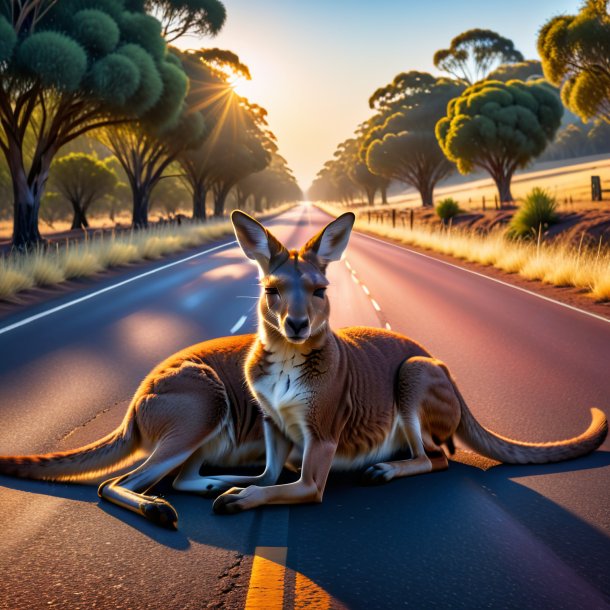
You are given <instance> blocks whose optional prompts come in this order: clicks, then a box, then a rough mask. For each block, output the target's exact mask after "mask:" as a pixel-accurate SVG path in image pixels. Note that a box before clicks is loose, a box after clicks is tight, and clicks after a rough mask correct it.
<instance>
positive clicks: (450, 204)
mask: <svg viewBox="0 0 610 610" xmlns="http://www.w3.org/2000/svg"><path fill="white" fill-rule="evenodd" d="M461 211H462V210H461V209H460V205H459V204H458V202H457V201H456V200H455V199H452V198H451V197H448V198H447V199H443V200H441V201H439V202H438V204H437V205H436V214H437V216H438V217H439V218H440V219H441V220H442V221H443V223H445V222H447V221H448V220H449V219H451V218H453V217H454V216H457V215H458V214H459V213H460V212H461Z"/></svg>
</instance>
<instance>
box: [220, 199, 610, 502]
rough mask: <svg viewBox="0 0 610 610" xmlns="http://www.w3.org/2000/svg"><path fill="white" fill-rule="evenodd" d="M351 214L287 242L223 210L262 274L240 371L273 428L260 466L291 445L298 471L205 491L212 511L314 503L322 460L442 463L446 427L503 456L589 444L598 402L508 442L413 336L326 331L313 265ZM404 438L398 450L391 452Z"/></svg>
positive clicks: (386, 471) (388, 474)
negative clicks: (477, 414) (546, 437)
mask: <svg viewBox="0 0 610 610" xmlns="http://www.w3.org/2000/svg"><path fill="white" fill-rule="evenodd" d="M354 219H355V217H354V215H353V214H351V213H347V214H343V215H342V216H340V217H339V218H337V219H336V220H334V221H333V222H331V223H330V224H329V225H327V226H326V227H325V228H324V229H323V230H322V231H320V232H319V233H318V234H317V235H316V236H315V237H313V238H312V239H311V240H310V241H309V242H307V243H306V244H305V246H304V247H303V248H301V249H300V250H287V249H286V248H285V247H284V246H283V245H282V244H281V243H280V242H279V241H278V240H277V239H276V238H275V237H274V236H273V235H272V234H271V233H270V232H269V231H268V230H267V229H265V228H264V227H263V226H262V225H260V224H259V223H258V222H257V221H256V220H254V219H253V218H251V217H250V216H248V215H247V214H244V213H243V212H239V211H235V212H233V214H232V221H233V225H234V228H235V233H236V235H237V240H238V242H239V244H240V246H241V248H242V250H243V251H244V253H245V255H246V256H247V257H248V258H250V259H251V260H253V261H254V262H255V263H256V264H257V265H258V267H259V270H260V275H261V278H262V279H261V284H262V294H261V297H260V300H259V306H258V316H259V325H258V334H257V336H256V339H255V340H254V341H253V342H252V345H251V346H250V348H249V353H248V356H247V358H246V360H245V375H246V379H247V383H248V386H249V388H250V391H251V392H252V394H253V396H254V397H255V398H256V400H257V401H258V403H259V405H260V407H261V408H262V410H263V412H264V416H265V420H266V421H267V427H266V428H265V434H266V435H268V434H272V435H273V438H274V440H273V441H270V440H267V443H266V445H267V447H268V448H269V449H271V450H274V451H275V452H276V453H275V455H270V454H268V455H267V464H268V466H267V468H268V469H271V468H272V467H271V465H272V464H275V465H276V470H277V468H279V467H280V465H281V464H283V463H284V462H285V460H286V458H287V457H288V455H289V452H290V451H291V450H293V451H294V450H296V452H297V455H298V456H299V459H300V460H301V474H300V478H299V479H298V480H297V481H296V482H293V483H288V484H283V485H271V486H268V487H262V486H259V485H251V486H249V487H247V488H245V489H242V488H240V487H239V486H236V487H234V488H232V489H229V490H227V491H226V492H225V493H223V494H222V495H220V496H218V498H217V499H216V500H215V502H214V505H213V506H214V511H215V512H216V513H220V514H230V513H238V512H240V511H243V510H247V509H251V508H254V507H256V506H261V505H265V504H290V503H301V502H321V501H322V496H323V493H324V488H325V485H326V480H327V477H328V474H329V471H330V469H331V467H335V468H344V469H345V468H346V469H361V468H364V472H363V479H364V482H365V483H369V484H379V483H386V482H388V481H390V480H392V479H395V478H399V477H407V476H412V475H417V474H422V473H427V472H435V471H439V470H444V469H446V468H447V467H448V461H447V457H446V454H445V452H444V450H443V447H446V448H447V449H448V450H449V452H452V451H453V446H454V443H453V437H454V435H455V436H457V437H458V438H459V439H460V440H462V441H463V442H464V443H466V444H467V445H469V446H470V447H471V448H472V449H474V450H475V451H476V452H478V453H480V454H482V455H484V456H487V457H490V458H493V459H495V460H499V461H501V462H506V463H511V464H525V463H546V462H557V461H561V460H567V459H571V458H575V457H578V456H582V455H585V454H586V453H589V452H591V451H593V450H595V449H596V448H597V447H599V446H600V445H601V443H602V442H603V441H604V439H605V437H606V434H607V431H608V423H607V421H606V417H605V416H604V414H603V413H602V412H601V411H600V410H599V409H591V413H592V423H591V425H590V426H589V428H588V429H587V430H586V432H584V433H583V434H581V435H580V436H577V437H575V438H572V439H569V440H564V441H558V442H551V443H529V442H520V441H516V440H511V439H509V438H505V437H503V436H500V435H498V434H495V433H494V432H491V431H490V430H487V429H486V428H484V427H483V426H481V425H480V424H479V423H478V422H477V420H476V419H475V418H474V416H473V415H472V413H471V412H470V410H469V409H468V407H467V405H466V402H465V401H464V399H463V397H462V395H461V394H460V392H459V390H458V388H457V386H456V384H455V382H454V380H453V379H452V377H451V375H450V373H449V369H448V368H447V366H446V365H445V364H443V363H442V362H440V361H439V360H436V359H435V358H433V357H431V355H430V354H429V353H428V352H427V351H426V350H425V349H424V348H423V347H421V346H420V345H418V344H417V343H416V342H414V341H412V340H410V339H408V338H407V337H405V336H403V335H400V334H398V333H395V332H391V331H386V330H381V329H378V328H365V327H355V328H344V329H342V330H339V331H337V332H333V331H332V330H331V329H330V327H329V323H328V318H329V302H328V298H327V296H326V287H327V286H328V284H329V282H328V280H327V278H326V275H325V272H326V268H327V265H328V264H329V263H331V262H333V261H337V260H339V259H340V258H341V256H342V253H343V251H344V250H345V248H346V246H347V243H348V240H349V236H350V233H351V230H352V226H353V223H354ZM277 439H284V441H286V440H287V441H288V442H282V441H281V440H277ZM293 448H294V449H293ZM405 448H406V449H408V450H409V452H410V459H400V460H392V459H391V458H392V456H393V455H394V454H396V452H397V450H399V449H405Z"/></svg>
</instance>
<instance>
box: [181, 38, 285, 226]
mask: <svg viewBox="0 0 610 610" xmlns="http://www.w3.org/2000/svg"><path fill="white" fill-rule="evenodd" d="M184 65H185V69H186V70H187V73H188V75H189V78H190V81H191V92H192V95H193V96H195V97H199V98H200V101H199V102H198V103H196V104H195V107H196V108H198V109H199V112H201V113H202V115H203V116H204V118H205V122H206V126H207V130H206V134H205V138H204V139H203V141H202V142H200V143H199V144H198V145H197V146H195V147H191V148H189V149H185V150H183V151H182V152H181V154H180V155H179V157H178V161H179V163H180V164H181V166H182V168H183V170H184V177H185V179H186V181H187V182H188V184H189V187H190V189H191V191H192V193H193V217H194V218H196V219H199V220H205V218H206V208H205V201H206V196H207V194H208V192H211V193H212V196H213V200H214V216H217V217H220V216H222V215H223V214H224V207H225V202H226V198H227V195H228V193H229V192H230V191H231V189H232V188H233V187H235V185H236V184H237V183H238V182H239V181H240V180H242V179H243V178H245V177H246V176H247V175H249V174H251V173H253V172H256V171H261V170H262V169H264V168H265V167H266V166H267V164H268V163H269V160H270V157H271V154H272V153H273V152H274V151H275V150H276V149H277V146H276V145H275V142H274V136H273V134H271V133H270V132H269V131H268V130H267V128H266V125H267V124H266V118H265V117H266V111H265V110H264V109H263V108H261V107H260V106H258V105H256V104H251V103H249V102H248V100H246V99H245V98H243V97H240V96H239V95H237V94H236V93H235V91H234V90H233V88H232V87H231V84H230V78H231V76H232V75H234V74H238V75H240V76H243V77H245V78H250V73H249V71H248V68H247V66H245V65H244V64H243V63H242V62H241V61H240V60H239V57H238V56H237V55H235V54H234V53H232V52H230V51H224V50H221V49H204V50H201V51H197V52H189V53H187V54H186V56H185V60H184ZM189 95H190V94H189Z"/></svg>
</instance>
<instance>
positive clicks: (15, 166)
mask: <svg viewBox="0 0 610 610" xmlns="http://www.w3.org/2000/svg"><path fill="white" fill-rule="evenodd" d="M11 152H12V151H11ZM9 157H12V158H9V159H7V161H8V164H9V169H10V173H11V178H12V182H13V248H16V249H17V250H20V251H25V250H28V249H30V248H33V247H35V246H36V245H37V244H39V243H40V242H42V241H44V240H43V239H42V236H41V235H40V231H39V230H38V212H39V210H40V197H41V195H42V191H41V190H39V191H38V192H36V191H35V189H34V188H32V187H31V186H30V185H29V184H28V180H27V177H26V173H25V168H24V167H23V164H22V163H21V162H20V161H19V160H18V159H20V155H19V154H18V153H17V154H16V155H9ZM34 184H36V181H35V182H34Z"/></svg>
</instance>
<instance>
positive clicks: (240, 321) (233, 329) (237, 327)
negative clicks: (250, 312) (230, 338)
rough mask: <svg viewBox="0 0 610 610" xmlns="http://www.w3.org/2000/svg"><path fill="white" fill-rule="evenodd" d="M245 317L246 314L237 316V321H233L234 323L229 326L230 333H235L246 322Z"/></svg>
mask: <svg viewBox="0 0 610 610" xmlns="http://www.w3.org/2000/svg"><path fill="white" fill-rule="evenodd" d="M247 319H248V317H247V316H242V317H241V318H239V320H237V322H235V324H234V325H233V326H232V327H231V334H234V333H236V332H237V331H238V330H239V329H240V328H241V327H242V326H243V325H244V324H245V323H246V320H247Z"/></svg>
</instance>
